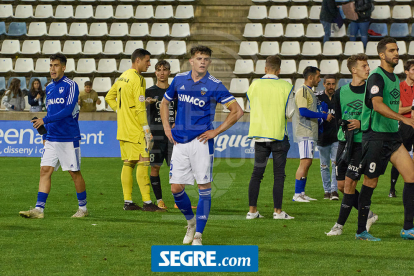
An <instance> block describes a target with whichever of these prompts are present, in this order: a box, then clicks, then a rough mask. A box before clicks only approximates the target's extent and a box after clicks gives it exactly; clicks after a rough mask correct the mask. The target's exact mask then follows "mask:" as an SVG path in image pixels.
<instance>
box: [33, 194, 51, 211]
mask: <svg viewBox="0 0 414 276" xmlns="http://www.w3.org/2000/svg"><path fill="white" fill-rule="evenodd" d="M48 196H49V194H47V193H42V192H38V193H37V202H36V209H39V210H41V211H43V210H44V209H45V204H46V200H47V197H48Z"/></svg>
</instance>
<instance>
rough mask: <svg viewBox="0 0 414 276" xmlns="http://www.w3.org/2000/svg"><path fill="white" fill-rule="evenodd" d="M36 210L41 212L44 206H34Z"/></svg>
mask: <svg viewBox="0 0 414 276" xmlns="http://www.w3.org/2000/svg"><path fill="white" fill-rule="evenodd" d="M35 209H36V210H38V211H40V212H42V213H43V211H44V210H45V209H44V208H42V207H36V208H35Z"/></svg>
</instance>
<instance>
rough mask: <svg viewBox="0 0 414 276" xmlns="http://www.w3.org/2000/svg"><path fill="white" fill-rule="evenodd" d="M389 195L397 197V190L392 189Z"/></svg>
mask: <svg viewBox="0 0 414 276" xmlns="http://www.w3.org/2000/svg"><path fill="white" fill-rule="evenodd" d="M388 197H397V195H396V194H395V190H394V191H390V193H389V194H388Z"/></svg>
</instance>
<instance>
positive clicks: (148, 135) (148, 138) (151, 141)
mask: <svg viewBox="0 0 414 276" xmlns="http://www.w3.org/2000/svg"><path fill="white" fill-rule="evenodd" d="M143 128H144V134H145V142H146V143H147V149H148V151H150V150H152V147H153V146H154V139H153V137H152V133H151V130H150V128H149V126H144V127H143Z"/></svg>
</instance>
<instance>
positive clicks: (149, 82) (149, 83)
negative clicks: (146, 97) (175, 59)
mask: <svg viewBox="0 0 414 276" xmlns="http://www.w3.org/2000/svg"><path fill="white" fill-rule="evenodd" d="M144 79H145V86H146V89H148V88H150V87H151V86H154V79H153V78H144ZM168 79H170V78H168ZM168 83H171V82H168Z"/></svg>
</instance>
